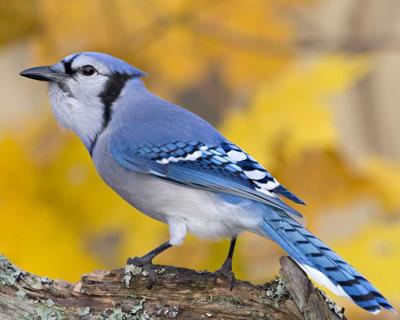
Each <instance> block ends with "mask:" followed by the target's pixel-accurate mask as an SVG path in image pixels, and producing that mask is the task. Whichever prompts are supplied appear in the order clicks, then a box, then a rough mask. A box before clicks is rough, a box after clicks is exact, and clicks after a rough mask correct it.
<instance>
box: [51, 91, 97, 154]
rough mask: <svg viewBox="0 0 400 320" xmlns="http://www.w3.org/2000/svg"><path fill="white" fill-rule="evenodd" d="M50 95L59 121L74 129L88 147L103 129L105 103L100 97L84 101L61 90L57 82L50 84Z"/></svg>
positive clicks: (87, 147) (64, 125) (88, 147)
mask: <svg viewBox="0 0 400 320" xmlns="http://www.w3.org/2000/svg"><path fill="white" fill-rule="evenodd" d="M49 97H50V101H51V106H52V109H53V112H54V114H55V116H56V118H57V120H58V122H59V123H60V124H61V125H62V126H63V127H65V128H67V129H71V130H72V131H74V132H75V133H76V134H77V135H78V136H79V138H80V139H81V140H82V142H83V143H84V144H85V146H86V149H88V150H89V151H90V149H91V146H92V143H93V142H94V141H95V140H96V138H97V135H98V134H100V132H101V131H102V129H103V110H104V108H103V104H102V102H101V100H100V98H97V97H96V98H95V99H91V100H90V101H88V100H86V101H85V102H84V103H82V102H81V101H79V100H78V99H76V98H74V97H73V96H71V95H70V94H69V93H68V92H65V91H63V90H61V89H60V88H59V87H58V85H57V84H56V83H52V84H50V90H49Z"/></svg>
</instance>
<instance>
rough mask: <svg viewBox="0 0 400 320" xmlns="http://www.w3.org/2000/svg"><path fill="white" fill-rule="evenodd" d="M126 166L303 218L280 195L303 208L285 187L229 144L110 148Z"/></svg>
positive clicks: (181, 142) (177, 142)
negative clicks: (243, 198) (267, 205)
mask: <svg viewBox="0 0 400 320" xmlns="http://www.w3.org/2000/svg"><path fill="white" fill-rule="evenodd" d="M111 152H112V154H113V155H114V158H115V159H116V160H117V161H118V162H119V163H120V164H122V165H123V166H125V167H130V168H131V169H134V170H136V171H141V172H143V171H145V172H146V173H149V174H153V175H157V176H159V177H163V178H165V179H169V180H172V181H174V182H176V183H180V184H185V185H191V186H195V187H199V188H205V189H212V190H213V191H219V192H226V193H230V194H236V195H239V196H242V197H246V198H250V199H254V200H257V201H261V202H266V203H267V204H269V205H272V206H274V207H277V208H279V209H282V210H285V211H287V212H290V213H292V214H294V215H296V216H301V215H300V214H299V213H298V212H297V211H296V210H294V209H293V208H291V207H289V206H288V205H286V204H285V203H284V202H283V201H282V200H280V198H279V196H278V195H283V196H285V197H287V198H288V199H290V200H292V201H294V202H296V203H301V204H304V202H303V201H302V200H301V199H299V198H298V197H297V196H295V195H294V194H293V193H291V192H290V191H288V190H287V189H286V188H285V187H283V186H282V185H281V184H280V183H279V182H278V181H277V180H276V179H274V177H273V176H272V175H271V174H270V173H269V172H268V171H267V170H265V169H264V168H263V167H262V166H261V165H260V164H259V163H258V162H257V161H256V160H254V159H253V158H252V157H251V156H250V155H248V154H247V153H245V152H244V151H243V150H241V149H240V148H239V147H237V146H236V145H234V144H232V143H230V142H224V143H221V144H220V145H218V146H210V145H205V144H203V143H201V142H194V141H174V142H169V143H165V144H160V145H153V144H148V143H147V144H144V145H139V146H134V147H132V146H130V148H129V149H125V150H120V149H118V148H111Z"/></svg>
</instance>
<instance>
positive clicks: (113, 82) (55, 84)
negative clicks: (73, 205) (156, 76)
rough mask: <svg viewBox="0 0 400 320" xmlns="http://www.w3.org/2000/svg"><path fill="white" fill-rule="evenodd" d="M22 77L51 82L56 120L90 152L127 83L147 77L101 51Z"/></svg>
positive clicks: (68, 58)
mask: <svg viewBox="0 0 400 320" xmlns="http://www.w3.org/2000/svg"><path fill="white" fill-rule="evenodd" d="M20 74H21V76H24V77H27V78H31V79H34V80H40V81H47V82H49V83H50V90H49V96H50V101H51V105H52V108H53V111H54V113H55V115H56V118H57V119H58V121H59V122H60V123H61V124H62V125H63V126H64V127H66V128H68V129H71V130H73V131H74V132H75V133H76V134H77V135H78V136H79V137H80V138H81V140H82V141H83V143H84V144H85V145H86V147H87V148H88V149H89V151H91V148H92V146H93V144H94V142H95V141H96V139H97V136H98V135H99V133H101V132H102V130H104V129H105V128H106V127H107V125H108V122H109V121H110V120H111V116H112V112H113V107H114V106H113V104H114V102H115V101H117V99H118V98H119V97H120V95H121V92H122V90H123V88H124V86H125V84H126V83H127V82H128V81H130V80H132V79H135V78H140V77H142V76H144V75H145V74H144V73H143V72H142V71H140V70H138V69H136V68H135V67H133V66H131V65H130V64H128V63H126V62H124V61H122V60H120V59H117V58H115V57H113V56H110V55H108V54H104V53H98V52H82V53H76V54H72V55H69V56H67V57H65V58H64V59H63V60H61V62H59V63H56V64H54V65H51V66H45V67H36V68H31V69H27V70H24V71H22V72H21V73H20Z"/></svg>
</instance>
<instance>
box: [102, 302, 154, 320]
mask: <svg viewBox="0 0 400 320" xmlns="http://www.w3.org/2000/svg"><path fill="white" fill-rule="evenodd" d="M144 302H145V299H141V300H138V301H137V304H135V305H134V306H133V307H132V308H131V309H130V310H129V311H126V312H125V311H123V310H122V308H121V307H118V308H115V309H113V310H111V311H109V312H106V311H104V312H103V313H102V314H101V315H100V318H99V319H101V320H153V318H152V317H150V316H149V315H148V313H147V312H146V310H145V309H144ZM110 312H111V313H110Z"/></svg>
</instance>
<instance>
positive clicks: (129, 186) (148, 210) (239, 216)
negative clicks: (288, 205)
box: [93, 148, 261, 238]
mask: <svg viewBox="0 0 400 320" xmlns="http://www.w3.org/2000/svg"><path fill="white" fill-rule="evenodd" d="M103 150H104V149H103ZM93 158H94V162H95V164H96V167H97V170H98V172H99V174H100V175H101V176H102V178H103V179H104V181H105V182H106V183H107V184H108V185H109V186H110V187H111V188H112V189H114V190H115V191H116V192H117V193H118V194H119V195H120V196H121V197H123V198H124V199H125V200H126V201H128V202H129V203H130V204H131V205H132V206H134V207H136V208H137V209H139V210H140V211H142V212H143V213H145V214H147V215H149V216H151V217H153V218H154V219H157V220H160V221H163V222H166V223H168V219H169V218H170V217H174V218H176V217H177V218H179V219H180V220H183V221H184V223H185V224H186V227H187V229H188V231H190V232H192V233H194V234H196V235H197V236H199V237H202V238H218V237H230V236H232V235H235V234H237V233H239V232H240V231H242V230H244V229H247V230H252V229H254V228H256V227H257V225H258V224H259V222H260V220H261V213H259V212H257V210H256V211H254V210H251V208H252V201H251V200H245V199H243V201H239V202H240V203H238V202H236V203H230V202H226V201H224V200H223V199H222V198H221V195H219V194H217V193H213V192H209V191H205V190H201V189H194V188H189V187H184V186H180V185H178V184H175V183H172V182H169V181H167V180H163V179H161V178H158V177H154V176H149V175H145V174H141V173H135V172H132V171H128V170H126V169H125V168H123V167H121V166H120V165H118V164H117V163H116V162H115V161H114V160H113V159H112V158H111V156H110V154H109V153H108V152H104V151H103V152H102V150H101V148H96V150H95V154H94V157H93Z"/></svg>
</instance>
